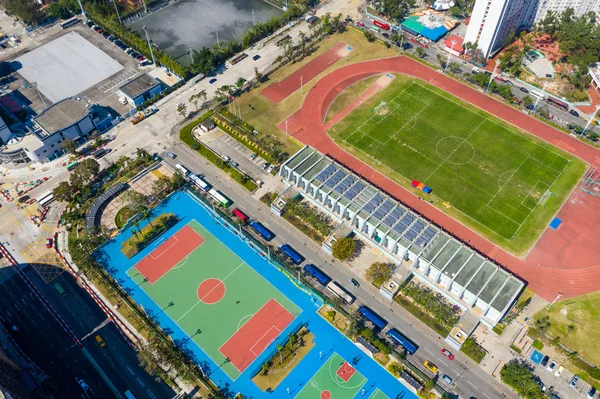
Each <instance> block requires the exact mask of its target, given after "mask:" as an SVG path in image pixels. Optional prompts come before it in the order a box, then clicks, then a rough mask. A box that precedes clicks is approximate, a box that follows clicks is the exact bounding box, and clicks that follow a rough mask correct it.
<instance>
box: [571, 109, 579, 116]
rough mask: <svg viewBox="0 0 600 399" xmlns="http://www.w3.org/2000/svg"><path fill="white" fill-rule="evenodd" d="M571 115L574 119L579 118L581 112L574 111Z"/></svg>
mask: <svg viewBox="0 0 600 399" xmlns="http://www.w3.org/2000/svg"><path fill="white" fill-rule="evenodd" d="M569 113H570V114H571V115H573V116H574V117H576V118H579V112H577V111H575V110H574V109H572V110H570V111H569Z"/></svg>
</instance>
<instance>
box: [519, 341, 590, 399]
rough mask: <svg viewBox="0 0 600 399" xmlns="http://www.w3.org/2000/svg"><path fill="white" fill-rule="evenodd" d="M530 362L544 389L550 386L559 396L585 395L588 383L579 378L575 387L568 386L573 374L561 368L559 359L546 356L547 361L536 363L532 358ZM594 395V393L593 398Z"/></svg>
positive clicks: (588, 386)
mask: <svg viewBox="0 0 600 399" xmlns="http://www.w3.org/2000/svg"><path fill="white" fill-rule="evenodd" d="M538 353H539V352H538ZM542 356H543V354H542ZM553 361H555V362H556V365H555V366H554V367H553V369H552V370H549V366H550V365H551V364H552V362H553ZM530 363H531V364H533V366H534V368H535V371H534V373H535V374H536V375H537V376H539V377H540V379H541V380H542V382H543V383H544V385H545V386H546V389H550V387H552V388H553V390H554V392H556V393H557V394H558V395H559V396H560V398H562V399H565V398H574V399H575V398H584V397H586V395H587V393H588V391H589V389H590V384H588V383H587V382H585V381H583V380H581V379H580V380H579V381H578V382H577V385H576V387H575V388H572V387H571V386H570V383H571V381H572V379H573V376H574V374H573V372H571V371H569V370H568V369H567V368H565V367H563V368H562V369H561V364H560V361H558V360H554V359H552V358H551V357H548V359H547V361H543V360H542V362H540V364H537V363H536V362H535V361H533V360H532V359H530ZM544 364H545V366H544ZM595 397H596V395H594V398H595Z"/></svg>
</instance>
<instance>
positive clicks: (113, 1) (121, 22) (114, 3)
mask: <svg viewBox="0 0 600 399" xmlns="http://www.w3.org/2000/svg"><path fill="white" fill-rule="evenodd" d="M111 2H112V3H113V5H114V6H115V11H116V13H117V18H118V19H119V23H120V24H121V25H123V21H121V14H119V7H117V0H112V1H111Z"/></svg>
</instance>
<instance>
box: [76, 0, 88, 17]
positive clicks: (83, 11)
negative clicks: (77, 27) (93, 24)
mask: <svg viewBox="0 0 600 399" xmlns="http://www.w3.org/2000/svg"><path fill="white" fill-rule="evenodd" d="M77 2H78V3H79V8H81V13H82V14H83V17H84V18H85V20H86V21H87V20H88V17H87V15H85V10H84V9H83V5H82V4H81V0H77Z"/></svg>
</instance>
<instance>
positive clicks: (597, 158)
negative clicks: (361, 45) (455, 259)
mask: <svg viewBox="0 0 600 399" xmlns="http://www.w3.org/2000/svg"><path fill="white" fill-rule="evenodd" d="M388 72H392V73H402V74H406V75H410V76H413V77H416V78H418V79H422V80H424V81H426V82H428V83H430V84H433V85H434V86H436V87H438V88H440V89H442V90H444V91H447V92H450V93H452V94H454V95H455V96H457V97H459V98H461V99H462V100H464V101H467V102H469V103H472V104H475V105H476V106H478V107H479V108H481V109H483V110H485V111H487V112H489V113H491V114H493V115H496V116H497V117H499V118H501V119H503V120H505V121H507V122H509V123H512V124H513V125H515V126H517V127H519V128H521V129H523V130H524V131H526V132H529V133H531V134H533V135H535V136H537V137H539V138H541V139H543V140H544V141H546V142H548V143H550V144H553V145H554V146H556V147H558V148H561V149H563V150H565V151H567V152H569V153H571V154H573V155H575V156H576V157H579V158H581V159H582V160H584V161H586V162H588V163H589V164H591V165H594V166H596V167H599V168H600V155H599V154H600V153H599V152H598V150H596V149H594V148H593V147H591V146H588V145H586V144H585V143H583V142H580V141H577V140H575V139H573V138H571V137H569V136H567V135H566V134H564V133H562V132H559V131H557V130H555V129H554V128H552V127H550V126H548V125H546V124H544V123H542V122H540V121H538V120H536V119H533V118H531V117H529V116H528V115H525V114H523V113H522V112H519V111H517V110H515V109H513V108H511V107H509V106H507V105H505V104H503V103H501V102H499V101H497V100H495V99H493V98H491V97H489V96H487V95H485V94H483V93H481V92H479V91H477V90H474V89H472V88H470V87H468V86H465V85H463V84H461V83H460V82H458V81H455V80H453V79H451V78H448V77H447V76H445V75H442V74H440V73H438V72H436V71H435V70H433V69H431V68H429V67H427V66H425V65H422V64H420V63H418V62H416V61H414V60H412V59H410V58H407V57H393V58H387V59H382V60H376V61H367V62H363V63H359V64H352V65H348V66H344V67H342V68H340V69H337V70H335V71H333V72H331V73H330V74H328V75H326V76H325V77H324V78H323V79H321V80H320V81H319V82H318V83H317V84H316V85H315V86H314V87H313V88H312V89H311V91H310V92H309V93H308V95H307V96H306V98H305V100H304V103H303V105H302V107H301V108H300V109H299V110H298V111H297V112H296V113H295V114H294V115H292V116H291V117H290V118H289V119H288V124H289V126H288V129H289V132H290V134H292V135H293V136H294V137H295V138H296V139H298V140H300V141H301V142H303V143H304V144H308V145H310V146H312V147H315V148H316V149H318V150H319V151H320V152H322V153H324V154H327V155H329V156H331V157H333V158H335V159H336V160H338V161H339V162H341V163H342V164H344V165H346V166H347V167H349V168H350V169H352V170H354V171H355V172H356V173H358V174H360V175H361V176H363V177H364V178H365V179H367V180H369V181H370V182H372V183H374V184H375V185H376V186H379V187H385V188H386V191H387V192H388V193H390V194H391V195H393V196H394V197H396V198H397V199H399V200H401V201H402V202H404V203H405V204H406V205H407V206H409V207H411V208H412V209H414V210H416V211H417V212H419V213H420V214H422V215H424V216H425V217H426V218H428V219H430V220H434V221H435V222H436V223H437V224H438V225H440V226H442V227H443V228H444V229H445V230H446V231H448V232H449V233H451V234H453V235H455V236H456V237H459V238H460V239H462V240H463V241H464V242H469V245H471V246H472V247H474V248H475V249H477V250H478V251H480V252H481V253H483V254H486V255H487V256H488V257H490V258H491V259H493V260H494V261H496V262H497V263H499V264H500V265H503V266H504V267H507V268H508V269H510V270H511V271H512V272H513V273H515V274H516V275H518V276H520V277H521V278H522V279H524V280H525V281H527V282H528V284H529V286H530V287H531V289H533V290H534V291H535V292H536V293H537V294H538V295H540V296H542V297H543V298H544V299H546V300H548V301H551V300H553V299H554V298H555V297H556V295H557V294H558V293H559V292H562V293H563V298H569V297H573V296H577V295H581V294H585V293H588V292H593V291H596V290H598V289H600V260H599V259H600V257H597V256H594V254H593V253H594V251H595V252H596V253H597V250H598V247H599V245H598V244H597V241H596V242H595V243H594V244H592V248H591V249H590V248H589V247H588V248H584V245H589V244H590V243H589V242H584V243H583V244H582V243H581V242H577V241H575V240H573V239H572V238H571V239H569V236H568V233H569V230H571V229H569V228H567V227H565V226H567V225H568V224H569V223H570V222H569V220H568V217H569V215H571V216H572V215H573V214H574V213H577V212H590V213H591V214H593V215H594V216H593V217H589V218H584V219H587V220H598V215H600V200H595V199H590V202H589V204H587V205H585V206H580V207H579V208H573V206H574V205H575V204H576V201H574V200H573V196H574V195H576V193H575V194H573V195H572V197H571V198H570V199H569V201H568V202H567V204H566V205H565V206H564V207H563V209H562V210H561V212H559V214H558V217H559V218H560V217H562V218H564V219H563V226H561V227H560V228H559V230H557V231H554V230H547V231H546V232H545V233H544V235H543V236H542V238H541V239H540V242H539V243H538V245H537V246H536V247H540V248H544V247H545V248H546V249H547V250H548V252H547V253H544V254H543V255H545V256H540V254H539V253H538V254H537V256H529V257H528V258H527V259H520V258H518V257H516V256H514V255H512V254H509V253H507V252H505V251H503V250H501V249H500V248H498V247H496V246H495V245H494V244H492V243H491V242H489V241H488V240H486V239H485V238H483V237H481V236H479V235H478V234H477V233H475V232H473V231H471V230H470V229H468V228H467V227H465V226H463V225H462V224H461V223H459V222H458V221H456V220H454V219H452V218H451V217H449V216H448V215H446V214H445V213H443V212H441V211H440V210H438V209H436V208H434V207H433V206H431V205H429V204H428V203H427V202H426V201H422V200H420V199H419V198H418V197H416V196H415V195H413V194H412V193H410V192H409V191H407V190H405V189H404V188H402V187H401V186H399V185H398V184H396V183H395V182H394V181H392V180H391V179H389V178H387V177H386V176H384V175H383V174H381V173H379V172H377V171H376V170H374V169H373V168H371V167H369V166H367V165H366V164H364V163H363V162H362V161H360V160H358V159H356V158H354V157H353V156H352V155H350V154H348V153H347V152H345V151H344V150H342V149H341V148H340V147H338V146H337V144H335V143H334V141H333V140H332V139H331V138H330V137H329V136H328V135H327V132H326V130H325V128H324V126H323V120H324V118H325V114H326V112H327V108H328V107H329V105H330V104H331V102H332V101H333V99H334V98H335V97H336V95H337V94H338V93H339V92H340V91H342V90H344V89H345V88H346V87H348V86H349V85H350V84H352V83H354V82H356V81H358V80H360V79H364V78H365V77H368V76H372V75H375V74H381V73H388ZM573 209H577V210H576V211H574V210H573ZM579 222H581V223H583V224H579V225H577V229H578V231H580V232H581V233H583V234H584V235H586V236H589V237H593V234H594V231H595V228H596V226H597V224H596V225H594V224H593V223H589V222H586V220H580V221H579ZM570 226H573V224H570ZM563 232H564V233H563ZM556 245H562V246H565V248H564V250H563V249H562V248H556ZM536 250H537V248H536V249H534V251H533V252H532V255H536V252H537V251H536ZM590 253H591V256H590ZM565 255H567V256H569V258H570V259H568V260H566V261H565V260H564V256H565ZM530 258H531V259H530ZM561 259H563V260H561ZM565 264H568V267H562V266H561V265H565Z"/></svg>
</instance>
